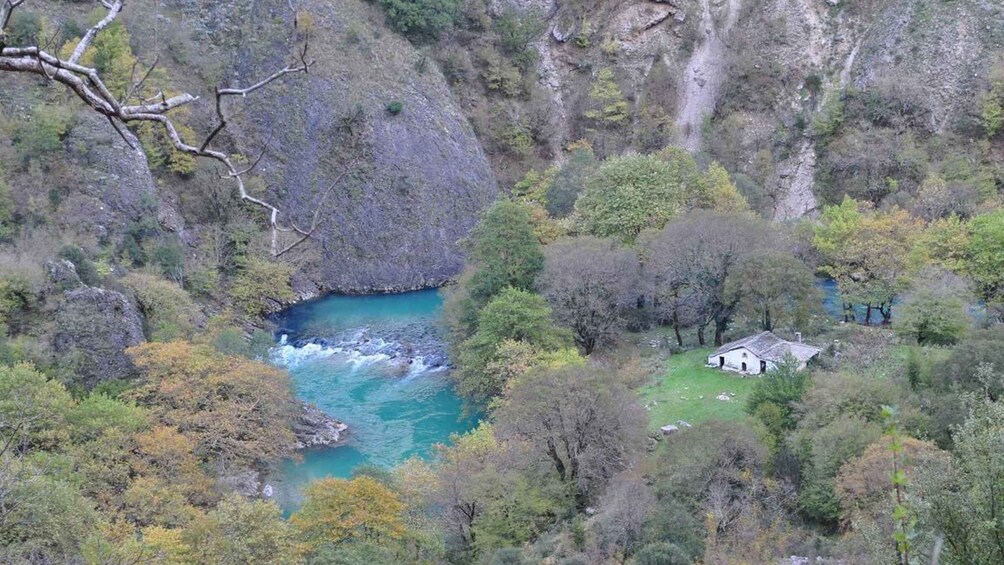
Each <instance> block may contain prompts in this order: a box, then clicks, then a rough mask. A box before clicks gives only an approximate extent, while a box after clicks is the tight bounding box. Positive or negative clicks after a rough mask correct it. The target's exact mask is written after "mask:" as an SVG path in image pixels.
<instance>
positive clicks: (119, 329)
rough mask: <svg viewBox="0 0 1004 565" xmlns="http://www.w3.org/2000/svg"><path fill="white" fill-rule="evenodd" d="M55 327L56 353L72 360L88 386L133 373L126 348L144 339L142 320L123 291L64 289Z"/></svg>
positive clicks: (125, 376)
mask: <svg viewBox="0 0 1004 565" xmlns="http://www.w3.org/2000/svg"><path fill="white" fill-rule="evenodd" d="M56 327H57V330H56V334H55V336H54V343H53V345H54V347H55V350H56V353H58V354H59V355H60V356H62V357H63V358H66V359H70V360H72V362H73V363H74V369H75V372H76V374H77V376H78V377H79V384H81V385H82V386H84V387H85V388H92V387H93V386H94V385H96V384H98V383H100V382H102V381H107V380H115V379H126V378H129V377H131V376H132V374H133V371H134V368H133V364H132V361H131V360H130V359H129V357H128V356H127V355H126V354H125V348H127V347H131V346H133V345H137V344H139V343H141V342H142V341H143V322H142V320H141V319H140V316H139V313H138V312H137V311H136V308H135V307H134V306H133V305H132V303H130V302H129V300H128V299H126V297H125V296H124V295H122V293H119V292H115V291H113V290H105V289H101V288H93V287H83V288H78V289H76V290H68V291H66V292H64V293H63V300H62V303H61V304H60V305H59V307H58V309H57V310H56Z"/></svg>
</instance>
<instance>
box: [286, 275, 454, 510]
mask: <svg viewBox="0 0 1004 565" xmlns="http://www.w3.org/2000/svg"><path fill="white" fill-rule="evenodd" d="M441 308H442V302H441V299H440V297H439V294H438V293H437V292H436V291H434V290H430V291H419V292H410V293H404V294H390V295H378V296H329V297H326V298H323V299H320V300H316V301H312V302H307V303H304V304H299V305H297V306H294V307H292V308H290V309H289V310H287V311H285V312H283V313H282V314H281V316H280V317H279V318H278V319H277V320H276V322H277V323H278V325H279V330H278V332H277V338H278V340H279V342H278V344H277V346H276V348H275V350H274V355H273V360H274V362H275V363H276V364H277V365H279V366H282V367H285V368H286V369H287V370H288V371H289V373H290V375H291V377H292V380H293V385H294V387H295V388H296V393H297V394H298V395H299V397H300V398H302V399H304V400H307V401H309V402H313V403H314V404H316V405H317V406H318V407H319V408H320V409H322V410H323V411H324V412H326V413H327V414H328V415H330V416H332V417H334V418H336V419H338V420H341V421H343V422H345V423H346V424H347V425H348V426H349V428H348V433H347V436H346V441H345V442H344V444H341V445H339V446H337V447H333V448H325V449H314V450H307V451H305V452H303V453H302V455H303V460H302V461H299V462H294V461H290V462H287V463H286V464H285V465H284V466H283V468H282V469H281V470H280V472H279V473H278V474H277V476H275V477H272V478H270V479H269V483H270V484H271V485H272V486H273V489H274V496H275V498H276V500H277V501H278V502H279V504H280V505H281V506H282V507H283V509H284V510H285V511H286V512H289V511H291V510H294V509H295V508H296V507H298V506H299V504H300V502H301V501H302V488H303V487H304V486H305V485H306V484H307V483H309V482H310V481H313V480H316V479H319V478H322V477H328V476H331V477H349V476H351V475H352V472H353V471H354V470H355V469H356V468H358V467H359V466H361V465H376V466H380V467H385V468H387V467H391V466H393V465H395V464H397V463H400V462H402V461H404V460H406V459H408V458H409V457H413V456H419V457H428V456H430V455H431V454H432V452H433V446H434V445H435V444H437V443H444V442H446V441H448V440H449V436H450V434H452V433H455V432H463V431H465V430H467V429H469V428H470V427H471V426H472V425H473V423H474V422H473V421H472V419H471V418H466V417H464V416H463V410H462V404H461V401H460V399H459V398H458V397H457V396H456V394H455V393H454V391H453V387H452V385H451V382H450V380H449V374H448V370H447V368H446V356H445V351H444V346H443V342H442V340H441V339H440V335H439V331H440V328H439V318H440V311H441Z"/></svg>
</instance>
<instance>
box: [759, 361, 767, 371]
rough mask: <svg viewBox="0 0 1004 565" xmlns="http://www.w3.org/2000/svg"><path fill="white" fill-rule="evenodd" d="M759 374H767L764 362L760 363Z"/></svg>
mask: <svg viewBox="0 0 1004 565" xmlns="http://www.w3.org/2000/svg"><path fill="white" fill-rule="evenodd" d="M760 372H761V373H766V372H767V362H766V361H760Z"/></svg>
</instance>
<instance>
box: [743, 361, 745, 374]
mask: <svg viewBox="0 0 1004 565" xmlns="http://www.w3.org/2000/svg"><path fill="white" fill-rule="evenodd" d="M743 372H744V373H745V372H746V361H743Z"/></svg>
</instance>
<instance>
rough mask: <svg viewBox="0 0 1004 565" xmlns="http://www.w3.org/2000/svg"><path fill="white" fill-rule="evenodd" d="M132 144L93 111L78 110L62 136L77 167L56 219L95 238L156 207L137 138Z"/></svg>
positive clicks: (113, 234)
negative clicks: (67, 131)
mask: <svg viewBox="0 0 1004 565" xmlns="http://www.w3.org/2000/svg"><path fill="white" fill-rule="evenodd" d="M123 135H125V136H127V137H128V138H129V141H130V143H131V144H132V147H130V146H129V144H127V143H126V142H125V140H124V139H123V138H122V136H120V135H119V134H117V133H116V132H115V129H114V128H112V126H111V124H109V123H108V121H107V120H106V119H104V118H103V117H102V116H101V115H99V114H97V113H95V112H93V111H82V112H80V113H79V114H78V117H77V119H76V124H75V125H74V127H73V129H72V130H70V132H69V134H68V136H67V139H66V148H67V156H68V158H69V160H70V161H71V162H73V163H75V164H76V165H77V166H78V167H79V169H78V170H79V171H81V173H80V175H79V176H78V177H76V178H75V179H74V182H75V186H73V187H70V190H69V191H68V192H69V194H68V196H67V197H66V198H65V199H63V200H62V201H61V202H60V204H59V210H58V221H59V223H60V224H61V225H62V226H63V227H65V228H67V229H70V230H73V231H75V232H77V233H79V234H81V235H85V236H91V237H93V238H95V239H96V240H98V241H102V240H112V241H117V239H118V238H119V237H120V236H121V235H122V234H123V233H125V231H126V229H127V228H128V226H129V223H130V222H134V221H136V220H139V219H140V218H141V217H143V216H144V215H145V214H155V213H156V196H155V195H156V184H155V183H154V180H153V175H152V174H151V173H150V167H149V165H148V163H147V160H146V155H144V153H143V150H142V149H141V148H140V143H139V140H137V139H136V137H135V136H133V135H132V134H131V133H129V132H128V130H123Z"/></svg>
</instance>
